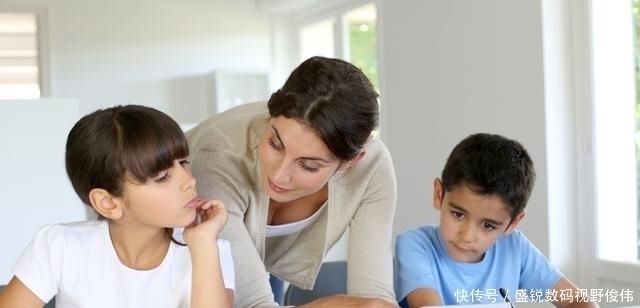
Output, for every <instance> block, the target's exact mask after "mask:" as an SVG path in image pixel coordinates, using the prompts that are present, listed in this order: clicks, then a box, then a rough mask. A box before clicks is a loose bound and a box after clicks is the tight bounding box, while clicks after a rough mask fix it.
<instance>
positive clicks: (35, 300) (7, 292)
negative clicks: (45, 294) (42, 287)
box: [0, 276, 44, 307]
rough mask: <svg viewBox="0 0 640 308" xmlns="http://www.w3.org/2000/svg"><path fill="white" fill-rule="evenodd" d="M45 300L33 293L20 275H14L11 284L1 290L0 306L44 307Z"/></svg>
mask: <svg viewBox="0 0 640 308" xmlns="http://www.w3.org/2000/svg"><path fill="white" fill-rule="evenodd" d="M43 306H44V302H43V301H42V300H40V298H39V297H38V296H36V295H35V294H33V292H31V290H29V288H27V286H25V285H24V284H23V283H22V281H20V279H18V277H16V276H13V278H11V281H9V284H7V286H6V287H5V288H3V289H2V290H0V307H43Z"/></svg>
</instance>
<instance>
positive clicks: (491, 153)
mask: <svg viewBox="0 0 640 308" xmlns="http://www.w3.org/2000/svg"><path fill="white" fill-rule="evenodd" d="M441 180H442V186H443V188H444V191H445V193H446V192H448V191H451V190H452V189H453V188H454V187H456V186H459V185H467V186H468V187H469V189H471V190H472V191H474V192H476V193H478V194H481V195H495V196H498V197H500V198H501V199H502V201H503V202H505V203H506V204H507V206H508V207H509V211H510V213H511V217H515V216H517V215H518V214H519V213H520V212H522V211H523V210H524V208H525V206H526V204H527V200H528V199H529V196H530V195H531V190H532V189H533V184H534V182H535V170H534V167H533V161H532V160H531V157H530V156H529V153H527V150H526V149H525V148H524V147H523V146H522V145H521V144H520V143H519V142H518V141H516V140H512V139H508V138H506V137H504V136H501V135H496V134H487V133H478V134H472V135H470V136H468V137H467V138H465V139H463V140H462V141H460V143H458V144H457V145H456V146H455V147H454V148H453V150H452V151H451V154H449V157H448V158H447V163H446V164H445V166H444V169H443V170H442V176H441Z"/></svg>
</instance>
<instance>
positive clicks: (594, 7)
mask: <svg viewBox="0 0 640 308" xmlns="http://www.w3.org/2000/svg"><path fill="white" fill-rule="evenodd" d="M605 2H606V1H605ZM605 2H602V1H599V2H598V0H588V1H581V0H572V1H571V5H570V6H571V12H572V13H571V16H570V17H571V29H572V32H573V34H572V36H573V37H572V46H571V47H572V52H571V53H572V55H573V71H572V72H571V74H572V76H573V87H574V90H573V92H574V102H575V103H574V106H575V113H574V115H575V118H574V121H575V129H576V132H575V138H576V161H575V163H576V174H575V181H576V202H577V205H578V209H581V210H578V211H577V213H576V215H575V216H574V219H575V220H576V221H575V222H576V224H577V226H578V256H576V259H577V261H578V268H579V269H581V270H580V271H579V277H580V281H579V285H581V286H582V287H583V288H599V289H605V290H608V289H611V288H615V289H617V290H620V289H621V288H626V289H631V290H633V291H636V292H634V293H636V294H638V293H637V292H640V283H639V282H638V281H637V277H640V262H625V261H612V260H607V259H603V258H600V257H599V255H598V249H599V244H598V240H597V239H598V231H599V228H600V227H601V226H600V225H599V221H598V217H599V215H598V192H599V187H598V182H597V178H596V176H597V171H596V170H597V169H596V168H597V164H598V158H597V157H596V156H597V153H598V151H597V150H598V149H596V146H597V144H596V140H595V138H596V135H597V132H596V129H597V127H596V124H595V121H596V116H597V114H596V110H597V109H596V104H597V103H599V101H606V100H607V99H608V98H607V95H606V91H601V90H600V89H599V87H600V86H601V85H600V84H598V83H597V81H598V80H602V78H606V77H605V76H602V75H599V76H597V77H598V78H596V76H595V74H596V72H597V73H598V74H602V73H603V72H601V71H598V70H597V65H594V63H595V62H598V61H600V62H602V61H604V59H605V58H606V57H607V56H606V55H602V54H601V53H600V50H597V49H598V48H597V47H596V46H595V45H596V44H598V42H597V41H596V40H597V39H598V37H597V33H598V31H601V30H602V29H596V28H594V27H600V26H603V24H601V22H602V16H598V15H594V14H601V13H602V10H601V7H600V5H602V4H603V3H605ZM630 7H631V2H630V1H629V8H630ZM598 23H600V24H598ZM629 26H631V22H629ZM629 39H630V40H632V39H633V38H632V36H630V37H629ZM632 45H633V44H631V46H632ZM616 47H618V46H616ZM607 49H610V50H616V48H615V47H612V46H610V45H607ZM608 56H609V57H610V56H611V54H609V55H608ZM599 65H601V64H599ZM614 78H620V76H614ZM634 206H637V205H636V204H634ZM619 215H624V214H623V213H619ZM594 226H595V227H594ZM628 304H629V303H626V305H628ZM601 305H603V303H601ZM606 305H607V304H606V303H605V304H604V305H603V306H606ZM620 305H625V303H619V304H617V305H616V306H620Z"/></svg>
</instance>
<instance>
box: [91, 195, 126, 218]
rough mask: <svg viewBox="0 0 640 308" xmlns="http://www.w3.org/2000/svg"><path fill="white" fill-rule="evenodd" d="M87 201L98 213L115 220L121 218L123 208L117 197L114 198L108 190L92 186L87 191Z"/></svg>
mask: <svg viewBox="0 0 640 308" xmlns="http://www.w3.org/2000/svg"><path fill="white" fill-rule="evenodd" d="M89 201H90V202H91V206H92V207H93V209H94V210H96V212H98V214H100V215H101V216H103V217H105V218H108V219H111V220H116V219H119V218H122V216H123V213H124V212H123V208H122V204H121V202H120V199H119V198H114V197H113V196H112V195H111V194H110V193H109V192H108V191H106V190H104V189H102V188H94V189H91V190H90V191H89Z"/></svg>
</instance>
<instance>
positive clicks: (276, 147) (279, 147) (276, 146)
mask: <svg viewBox="0 0 640 308" xmlns="http://www.w3.org/2000/svg"><path fill="white" fill-rule="evenodd" d="M267 142H269V145H270V146H271V147H272V148H274V149H275V150H277V151H282V146H281V145H280V144H276V142H275V141H274V140H273V138H269V139H267Z"/></svg>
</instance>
